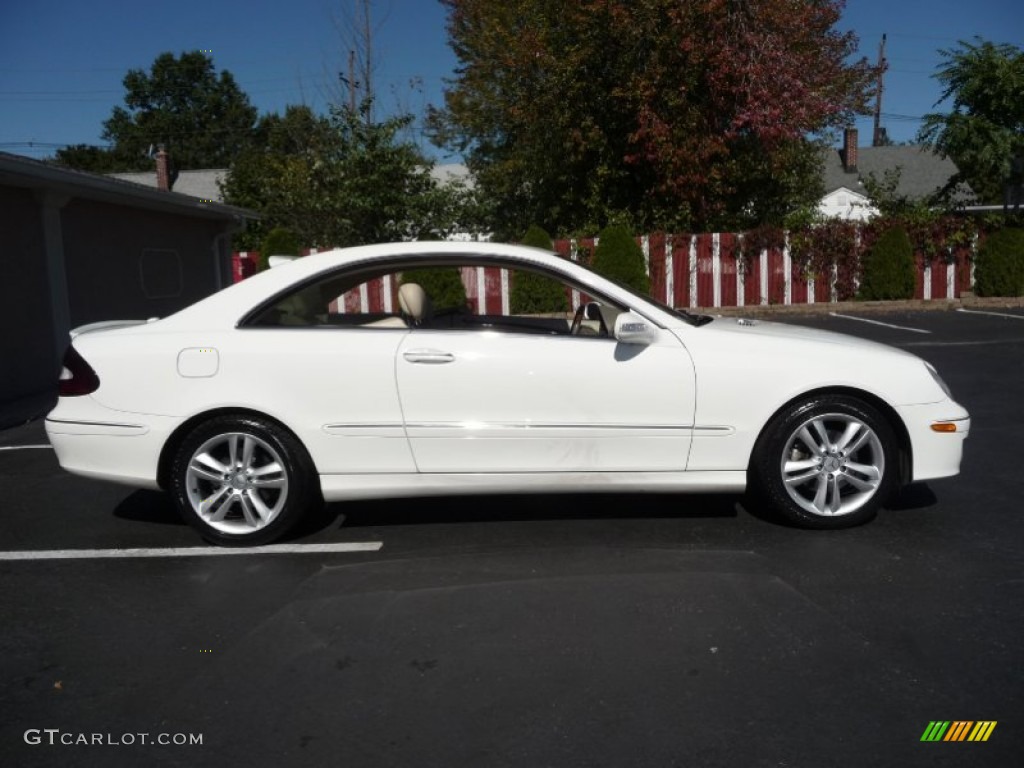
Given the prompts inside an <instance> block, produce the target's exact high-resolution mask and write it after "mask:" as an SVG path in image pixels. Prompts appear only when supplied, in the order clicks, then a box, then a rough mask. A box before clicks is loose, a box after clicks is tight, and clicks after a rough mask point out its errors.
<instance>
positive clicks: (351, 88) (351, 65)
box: [348, 49, 356, 115]
mask: <svg viewBox="0 0 1024 768" xmlns="http://www.w3.org/2000/svg"><path fill="white" fill-rule="evenodd" d="M355 77H356V52H355V51H353V50H351V49H349V52H348V108H349V111H351V112H352V114H353V115H354V114H355V113H356V80H355Z"/></svg>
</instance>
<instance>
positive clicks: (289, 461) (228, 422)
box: [170, 416, 316, 546]
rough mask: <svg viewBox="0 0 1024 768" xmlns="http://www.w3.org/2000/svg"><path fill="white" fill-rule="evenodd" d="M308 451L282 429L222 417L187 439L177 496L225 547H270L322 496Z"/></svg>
mask: <svg viewBox="0 0 1024 768" xmlns="http://www.w3.org/2000/svg"><path fill="white" fill-rule="evenodd" d="M315 482H316V473H315V471H314V470H313V468H312V462H311V461H310V459H309V456H308V454H307V453H306V450H305V448H303V446H302V445H301V444H300V443H299V442H298V441H297V440H296V439H295V438H294V437H293V436H292V435H291V434H289V433H288V432H286V431H285V430H283V429H281V428H280V427H279V426H277V425H276V424H273V423H271V422H269V421H264V420H262V419H258V418H254V417H233V416H221V417H218V418H215V419H212V420H211V421H209V422H206V423H205V424H201V425H199V426H198V427H196V428H195V429H194V430H193V431H192V432H190V433H189V434H188V436H187V437H186V438H185V439H184V440H183V441H182V443H181V445H180V446H179V447H178V451H177V453H176V454H175V458H174V463H173V466H172V470H171V488H170V490H171V493H172V494H173V496H174V499H175V502H176V503H177V506H178V509H179V511H180V512H181V514H182V516H183V517H184V518H185V519H186V520H187V521H188V523H189V524H190V525H192V526H193V527H194V528H196V529H197V530H198V531H199V532H200V533H201V534H202V536H203V538H205V539H206V540H207V541H210V542H212V543H215V544H221V545H225V546H254V545H260V544H266V543H268V542H271V541H274V540H275V539H277V538H280V537H281V536H283V535H284V534H285V533H286V532H287V531H288V530H289V529H290V528H291V527H292V526H293V525H295V523H297V522H298V521H299V520H300V519H301V517H302V515H303V514H304V513H305V512H306V510H307V509H308V508H309V506H310V505H311V503H312V501H313V500H314V499H315V498H316V493H315V486H314V483H315Z"/></svg>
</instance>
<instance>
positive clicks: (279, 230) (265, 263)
mask: <svg viewBox="0 0 1024 768" xmlns="http://www.w3.org/2000/svg"><path fill="white" fill-rule="evenodd" d="M301 247H302V244H301V243H300V242H299V238H298V237H297V236H296V235H295V233H294V232H292V231H291V230H290V229H285V228H284V227H274V229H272V230H270V231H269V232H267V236H266V237H264V238H263V242H262V243H261V244H260V257H259V259H258V260H257V262H256V271H258V272H262V271H263V270H264V269H267V268H269V267H270V261H269V260H270V257H271V256H298V255H299V249H300V248H301Z"/></svg>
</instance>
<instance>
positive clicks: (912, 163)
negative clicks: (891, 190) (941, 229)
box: [824, 146, 973, 200]
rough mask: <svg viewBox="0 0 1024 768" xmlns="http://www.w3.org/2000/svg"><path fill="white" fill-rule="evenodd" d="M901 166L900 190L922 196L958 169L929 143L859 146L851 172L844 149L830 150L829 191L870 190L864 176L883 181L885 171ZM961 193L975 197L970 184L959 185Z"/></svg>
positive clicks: (827, 159)
mask: <svg viewBox="0 0 1024 768" xmlns="http://www.w3.org/2000/svg"><path fill="white" fill-rule="evenodd" d="M895 168H898V169H900V180H899V184H898V186H897V187H896V194H898V195H900V196H902V197H907V198H910V199H913V200H919V199H922V198H925V197H928V196H929V195H932V194H934V193H935V192H937V191H938V190H940V189H942V188H943V187H945V186H946V184H948V183H949V180H950V179H951V178H952V177H953V176H954V175H955V174H956V173H957V170H958V169H957V167H956V165H955V164H954V163H953V161H952V160H950V159H949V158H946V157H941V156H940V155H937V154H935V153H934V152H932V151H931V150H930V149H928V148H927V147H918V146H903V147H858V148H857V170H856V171H851V172H847V171H846V170H845V169H844V168H843V159H842V150H840V149H830V150H828V151H827V153H826V156H825V163H824V176H825V194H829V193H831V192H834V191H835V190H837V189H839V188H840V187H846V188H847V189H849V190H853V191H856V192H860V193H862V194H866V190H865V189H864V187H863V185H862V183H861V180H862V179H865V178H867V177H868V176H871V175H874V177H875V178H876V179H877V180H878V181H882V180H883V178H884V177H885V172H886V171H889V170H892V169H895ZM957 190H958V197H959V196H963V195H966V196H969V197H973V194H972V193H971V190H970V188H969V187H967V186H966V185H960V186H958V188H957Z"/></svg>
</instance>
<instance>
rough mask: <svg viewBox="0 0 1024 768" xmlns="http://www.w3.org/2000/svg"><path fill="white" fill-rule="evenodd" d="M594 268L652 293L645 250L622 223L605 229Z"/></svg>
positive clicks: (609, 277) (597, 250)
mask: <svg viewBox="0 0 1024 768" xmlns="http://www.w3.org/2000/svg"><path fill="white" fill-rule="evenodd" d="M591 266H592V267H593V269H594V271H595V272H597V273H598V274H600V275H604V276H605V277H607V278H608V279H610V280H614V281H615V282H617V283H622V284H623V285H627V286H629V287H630V288H632V289H633V290H635V291H639V292H641V293H650V291H651V280H650V278H649V277H648V276H647V269H646V267H645V266H644V252H643V251H642V250H640V246H639V245H637V244H636V240H634V239H633V236H632V235H631V234H630V233H629V230H628V229H626V228H625V227H624V226H622V225H621V224H613V225H612V226H609V227H605V228H604V229H603V230H601V235H600V237H599V239H598V242H597V248H596V249H594V260H593V262H592V263H591Z"/></svg>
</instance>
